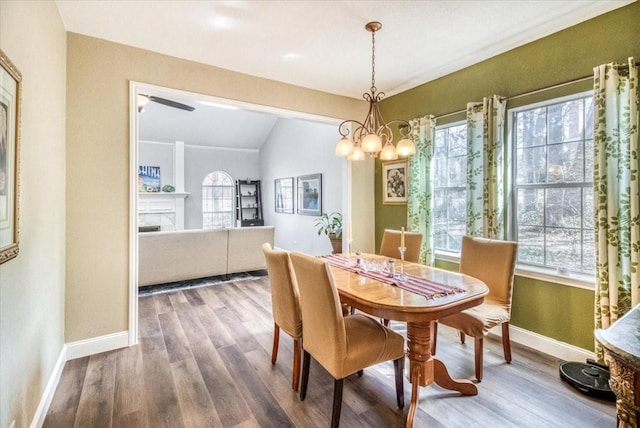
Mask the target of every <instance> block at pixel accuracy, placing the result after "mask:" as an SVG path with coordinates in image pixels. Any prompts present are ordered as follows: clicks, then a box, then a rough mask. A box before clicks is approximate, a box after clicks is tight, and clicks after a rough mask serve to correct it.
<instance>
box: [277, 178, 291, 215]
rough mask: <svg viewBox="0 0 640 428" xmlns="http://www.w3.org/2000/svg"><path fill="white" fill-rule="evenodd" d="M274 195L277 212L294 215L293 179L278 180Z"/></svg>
mask: <svg viewBox="0 0 640 428" xmlns="http://www.w3.org/2000/svg"><path fill="white" fill-rule="evenodd" d="M274 194H275V198H276V200H275V205H274V206H275V208H276V212H277V213H285V214H293V177H287V178H276V180H275V192H274Z"/></svg>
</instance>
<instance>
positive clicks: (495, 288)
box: [431, 236, 517, 382]
mask: <svg viewBox="0 0 640 428" xmlns="http://www.w3.org/2000/svg"><path fill="white" fill-rule="evenodd" d="M516 251H517V244H516V243H515V242H511V241H499V240H493V239H484V238H474V237H470V236H463V238H462V251H461V255H460V272H461V273H464V274H466V275H470V276H473V277H474V278H478V279H479V280H481V281H483V282H484V283H485V284H486V285H487V287H489V294H488V295H487V296H486V297H485V299H484V302H483V303H482V304H481V305H479V306H476V307H473V308H470V309H467V310H465V311H462V312H460V313H457V314H453V315H449V316H448V317H445V318H442V319H440V320H438V323H441V324H444V325H448V326H450V327H453V328H455V329H457V330H459V331H460V341H461V342H462V343H464V340H465V335H466V336H471V337H473V338H474V352H475V369H476V379H477V380H478V382H480V381H481V380H482V356H483V355H482V354H483V351H482V347H483V338H484V336H486V335H487V333H489V330H490V329H491V328H493V327H495V326H497V325H500V324H502V348H503V351H504V359H505V361H506V362H507V363H510V362H511V342H510V340H509V321H510V319H511V296H512V294H513V271H514V269H515V264H516ZM432 333H433V334H432V336H433V337H432V341H431V353H432V354H435V352H436V341H437V336H438V324H437V323H434V324H433V331H432Z"/></svg>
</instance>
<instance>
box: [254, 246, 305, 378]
mask: <svg viewBox="0 0 640 428" xmlns="http://www.w3.org/2000/svg"><path fill="white" fill-rule="evenodd" d="M262 251H263V253H264V257H265V259H266V261H267V272H268V274H269V282H270V283H271V308H272V312H273V321H274V326H273V350H272V351H271V364H275V363H276V360H277V359H278V345H279V342H280V329H282V330H284V332H285V333H287V334H288V335H289V336H291V337H292V338H293V374H292V375H291V388H293V389H294V390H296V391H297V390H298V384H299V382H300V361H301V354H302V351H301V349H302V315H301V312H300V297H299V296H300V295H299V292H298V284H297V283H296V277H295V274H294V272H293V267H292V266H291V260H290V259H289V253H288V252H286V251H277V250H273V249H272V248H271V245H269V244H268V243H265V244H262Z"/></svg>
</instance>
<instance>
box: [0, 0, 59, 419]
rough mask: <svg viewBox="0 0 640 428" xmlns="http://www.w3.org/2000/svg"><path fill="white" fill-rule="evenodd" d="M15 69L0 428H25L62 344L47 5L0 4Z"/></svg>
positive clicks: (55, 25)
mask: <svg viewBox="0 0 640 428" xmlns="http://www.w3.org/2000/svg"><path fill="white" fill-rule="evenodd" d="M0 48H1V49H2V50H3V51H4V52H5V54H7V56H8V57H9V58H10V59H11V61H12V62H13V63H14V64H15V65H16V66H17V67H18V69H19V70H20V71H21V72H22V78H23V94H22V147H21V153H20V154H21V162H20V167H21V171H20V189H21V190H20V191H21V195H20V204H21V206H20V253H19V254H18V257H17V258H15V259H13V260H11V261H9V262H7V263H4V264H2V265H0V370H1V373H0V427H2V428H6V427H8V426H9V424H10V423H11V421H13V420H15V421H16V427H26V426H29V424H30V423H31V420H32V418H33V415H34V412H35V410H36V407H37V406H38V402H39V400H40V397H41V395H42V393H43V390H44V388H45V385H46V383H47V381H48V380H49V377H50V376H51V374H52V372H53V368H54V365H55V363H56V360H57V358H58V356H59V355H60V352H61V350H62V346H63V329H64V326H63V320H64V318H63V317H64V282H65V272H64V267H65V264H64V254H65V253H64V251H65V222H64V219H65V210H64V208H65V206H64V200H65V175H64V169H65V82H66V71H65V67H66V64H65V58H66V33H65V31H64V27H63V26H62V22H61V20H60V17H59V16H58V11H57V9H56V6H55V4H54V3H53V2H39V1H33V2H28V1H23V2H14V1H2V2H0Z"/></svg>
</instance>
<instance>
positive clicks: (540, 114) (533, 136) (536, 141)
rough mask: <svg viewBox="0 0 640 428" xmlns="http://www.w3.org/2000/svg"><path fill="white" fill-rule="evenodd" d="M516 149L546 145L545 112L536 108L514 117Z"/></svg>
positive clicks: (543, 109)
mask: <svg viewBox="0 0 640 428" xmlns="http://www.w3.org/2000/svg"><path fill="white" fill-rule="evenodd" d="M516 123H517V125H516V126H517V128H516V131H517V134H516V147H518V148H521V147H531V146H539V145H543V144H545V143H546V133H547V110H546V109H545V108H544V107H543V108H537V109H532V110H527V111H523V112H520V113H518V114H517V116H516Z"/></svg>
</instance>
